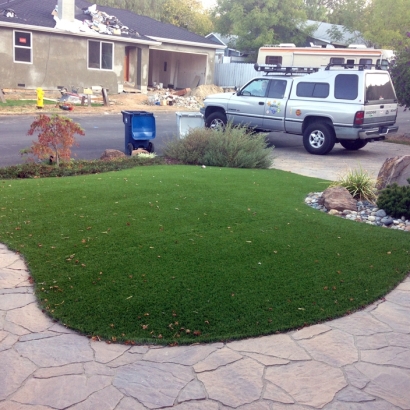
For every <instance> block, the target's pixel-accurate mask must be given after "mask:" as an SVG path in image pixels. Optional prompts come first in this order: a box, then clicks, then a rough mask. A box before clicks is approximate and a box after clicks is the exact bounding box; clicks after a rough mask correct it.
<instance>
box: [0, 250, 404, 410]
mask: <svg viewBox="0 0 410 410" xmlns="http://www.w3.org/2000/svg"><path fill="white" fill-rule="evenodd" d="M167 407H168V408H169V407H172V408H173V409H176V410H217V409H218V410H226V409H232V408H235V409H241V410H250V409H255V410H268V409H270V410H287V409H289V410H302V409H332V410H390V409H410V278H407V279H406V280H405V281H404V282H403V283H401V284H400V285H399V286H398V287H397V288H396V289H395V290H394V291H393V292H391V293H390V294H389V295H388V296H386V298H385V299H383V300H381V301H379V302H378V303H375V304H374V305H372V306H370V307H368V308H367V309H365V310H364V311H361V312H357V313H354V314H352V315H351V316H348V317H344V318H341V319H337V320H333V321H331V322H328V323H325V324H319V325H315V326H311V327H308V328H304V329H303V330H300V331H294V332H289V333H286V334H278V335H273V336H266V337H260V338H256V339H248V340H242V341H235V342H231V343H226V344H223V343H215V344H210V345H193V346H186V347H158V346H133V347H130V346H125V345H116V344H107V343H104V342H98V341H92V340H91V339H88V338H86V337H84V336H80V335H77V334H76V333H75V332H72V331H70V330H68V329H66V328H64V327H63V326H60V325H59V324H56V323H54V322H53V321H52V320H50V319H49V318H47V317H46V316H45V315H43V314H42V312H41V311H40V309H39V308H38V306H37V303H36V299H35V296H34V294H33V289H32V286H31V285H30V283H29V281H28V271H27V269H26V266H25V264H24V262H23V261H22V259H20V257H19V256H18V255H17V254H15V253H13V252H10V251H8V250H7V248H6V247H5V246H4V245H0V410H51V409H73V410H91V409H92V410H94V409H95V410H142V409H159V408H167Z"/></svg>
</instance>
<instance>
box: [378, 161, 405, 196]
mask: <svg viewBox="0 0 410 410" xmlns="http://www.w3.org/2000/svg"><path fill="white" fill-rule="evenodd" d="M407 178H410V155H404V156H402V157H394V158H387V159H386V161H384V164H383V165H382V167H381V168H380V171H379V175H378V176H377V183H376V188H377V189H379V190H380V189H383V188H386V186H387V185H391V184H393V183H394V182H395V183H396V184H397V185H401V186H406V185H408V182H407Z"/></svg>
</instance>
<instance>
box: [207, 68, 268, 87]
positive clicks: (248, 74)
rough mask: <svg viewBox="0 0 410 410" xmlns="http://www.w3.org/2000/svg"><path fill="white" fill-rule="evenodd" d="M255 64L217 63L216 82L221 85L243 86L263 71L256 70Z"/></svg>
mask: <svg viewBox="0 0 410 410" xmlns="http://www.w3.org/2000/svg"><path fill="white" fill-rule="evenodd" d="M253 66H254V65H253V64H235V63H227V64H215V74H214V84H215V85H218V86H219V87H235V86H237V87H242V86H243V85H244V84H245V83H247V82H248V81H249V80H252V78H254V77H260V76H261V73H260V72H258V71H255V69H254V68H253Z"/></svg>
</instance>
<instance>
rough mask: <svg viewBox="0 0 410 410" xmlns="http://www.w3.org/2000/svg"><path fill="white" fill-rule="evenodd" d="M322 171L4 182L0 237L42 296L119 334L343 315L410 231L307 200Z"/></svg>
mask: <svg viewBox="0 0 410 410" xmlns="http://www.w3.org/2000/svg"><path fill="white" fill-rule="evenodd" d="M320 190H323V181H320V180H317V179H313V178H307V177H303V176H299V175H295V174H292V173H286V172H282V171H278V170H273V169H270V170H244V169H229V168H222V169H221V168H218V167H207V168H201V167H194V166H166V165H158V166H152V167H139V168H134V169H128V170H123V171H119V172H109V173H104V174H97V175H89V176H78V177H67V178H42V179H41V178H40V179H31V180H3V181H0V193H1V208H0V241H1V242H3V243H5V244H7V245H8V246H9V247H10V248H11V249H13V250H16V251H18V252H21V254H22V255H23V256H24V257H25V259H26V261H27V264H28V267H29V269H30V271H31V275H32V278H33V280H34V283H35V290H36V294H37V296H38V298H39V301H40V304H41V307H42V308H43V309H44V311H46V312H48V313H49V314H50V315H51V316H53V317H54V318H56V319H57V320H59V321H60V322H61V323H63V324H65V325H67V326H68V327H70V328H73V329H77V330H78V331H80V332H82V333H85V334H88V335H91V336H95V337H97V336H98V337H100V338H103V339H108V340H112V341H118V342H126V343H146V342H149V343H161V344H165V343H171V344H173V343H178V344H186V343H194V342H211V341H222V340H231V339H238V338H245V337H251V336H257V335H264V334H271V333H274V332H281V331H286V330H288V329H294V328H299V327H303V326H305V325H308V324H312V323H317V322H321V321H324V320H327V319H330V318H334V317H338V316H343V315H345V314H347V313H349V312H353V311H355V310H357V309H360V308H361V307H363V306H365V305H367V304H369V303H371V302H373V301H374V300H376V299H378V298H380V297H382V296H383V295H384V294H386V293H387V292H388V291H389V290H391V289H392V288H393V287H394V286H395V285H397V283H399V281H401V280H402V279H403V278H404V276H405V275H406V273H407V272H408V271H409V266H410V261H409V253H408V252H409V248H410V246H409V236H408V233H405V232H399V231H394V230H389V229H382V228H379V227H375V226H370V225H365V224H358V223H355V222H352V221H347V220H345V219H341V218H337V217H334V216H330V215H328V214H325V213H322V212H319V211H316V210H313V209H312V208H310V207H308V206H307V205H305V204H304V198H305V197H306V195H307V194H308V193H309V192H311V191H320Z"/></svg>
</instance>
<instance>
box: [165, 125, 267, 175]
mask: <svg viewBox="0 0 410 410" xmlns="http://www.w3.org/2000/svg"><path fill="white" fill-rule="evenodd" d="M271 153H272V149H271V148H268V147H267V143H266V134H258V133H256V132H254V131H252V130H249V129H248V128H245V127H234V126H232V125H231V124H228V125H227V126H226V127H225V129H223V130H222V129H217V130H211V129H209V128H194V129H192V130H190V132H189V133H188V134H187V136H186V137H185V138H183V139H180V140H173V141H171V142H169V143H168V144H167V146H166V148H165V156H166V157H167V158H171V159H174V160H177V161H179V162H181V163H184V164H192V165H209V166H218V167H230V168H269V167H270V165H271V163H272V158H271Z"/></svg>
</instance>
